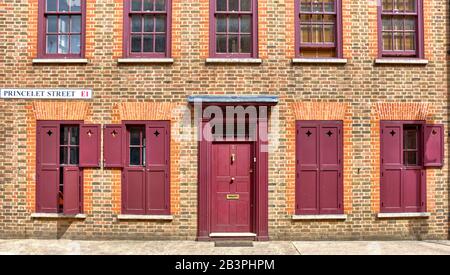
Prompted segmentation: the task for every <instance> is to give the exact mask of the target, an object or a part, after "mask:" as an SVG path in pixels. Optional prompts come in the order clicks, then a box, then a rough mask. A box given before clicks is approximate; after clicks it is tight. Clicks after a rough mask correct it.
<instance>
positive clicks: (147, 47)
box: [143, 35, 153, 53]
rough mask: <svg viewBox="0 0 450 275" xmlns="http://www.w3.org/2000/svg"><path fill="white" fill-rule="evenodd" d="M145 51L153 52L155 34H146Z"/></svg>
mask: <svg viewBox="0 0 450 275" xmlns="http://www.w3.org/2000/svg"><path fill="white" fill-rule="evenodd" d="M143 51H144V52H146V53H148V52H153V35H144V47H143Z"/></svg>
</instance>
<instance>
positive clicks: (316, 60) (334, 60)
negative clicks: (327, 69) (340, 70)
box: [292, 58, 347, 65]
mask: <svg viewBox="0 0 450 275" xmlns="http://www.w3.org/2000/svg"><path fill="white" fill-rule="evenodd" d="M292 64H337V65H339V64H341V65H345V64H347V59H345V58H293V59H292Z"/></svg>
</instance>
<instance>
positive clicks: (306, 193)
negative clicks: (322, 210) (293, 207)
mask: <svg viewBox="0 0 450 275" xmlns="http://www.w3.org/2000/svg"><path fill="white" fill-rule="evenodd" d="M299 177H300V184H299V185H298V186H297V194H296V195H297V199H298V202H299V203H297V204H298V207H297V211H298V212H299V214H300V213H301V214H315V213H317V212H318V210H319V205H318V192H317V189H318V182H319V176H318V171H317V170H315V169H314V170H309V171H308V170H303V171H301V172H300V173H299Z"/></svg>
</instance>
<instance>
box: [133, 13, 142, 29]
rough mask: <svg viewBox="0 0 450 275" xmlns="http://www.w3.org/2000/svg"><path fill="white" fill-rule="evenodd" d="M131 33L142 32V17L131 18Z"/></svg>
mask: <svg viewBox="0 0 450 275" xmlns="http://www.w3.org/2000/svg"><path fill="white" fill-rule="evenodd" d="M131 31H132V32H141V31H142V17H141V16H140V15H133V16H131Z"/></svg>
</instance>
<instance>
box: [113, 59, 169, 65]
mask: <svg viewBox="0 0 450 275" xmlns="http://www.w3.org/2000/svg"><path fill="white" fill-rule="evenodd" d="M173 62H174V59H173V58H119V59H118V60H117V63H120V64H131V63H163V64H171V63H173Z"/></svg>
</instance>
